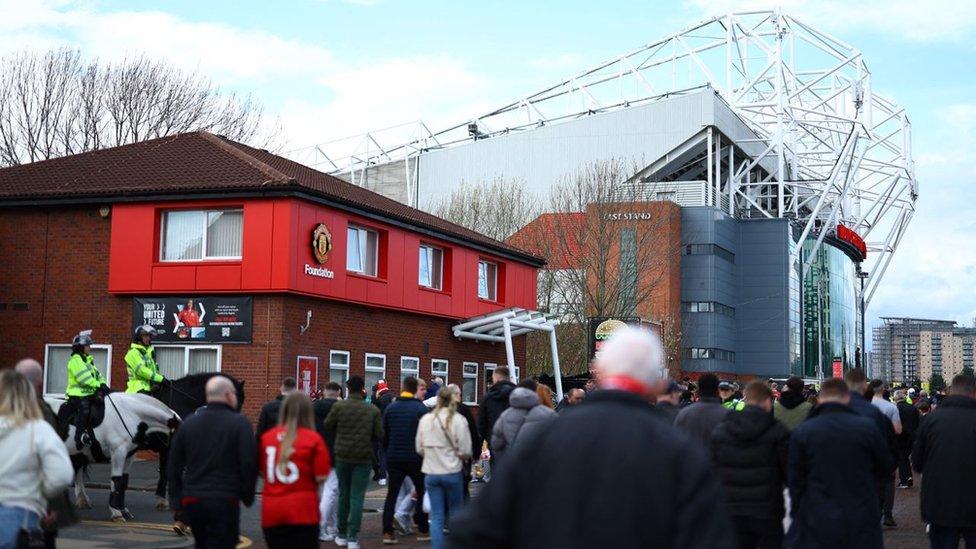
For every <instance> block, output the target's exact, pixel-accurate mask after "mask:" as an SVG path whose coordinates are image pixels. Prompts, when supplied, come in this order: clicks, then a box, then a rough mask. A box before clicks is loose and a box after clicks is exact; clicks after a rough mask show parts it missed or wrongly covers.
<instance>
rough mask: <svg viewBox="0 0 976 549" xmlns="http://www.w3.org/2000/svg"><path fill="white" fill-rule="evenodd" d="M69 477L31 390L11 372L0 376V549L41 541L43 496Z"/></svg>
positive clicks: (64, 458)
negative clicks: (0, 548)
mask: <svg viewBox="0 0 976 549" xmlns="http://www.w3.org/2000/svg"><path fill="white" fill-rule="evenodd" d="M73 477H74V469H73V468H72V467H71V460H70V459H68V451H67V449H66V448H65V446H64V443H63V442H61V438H60V437H58V435H57V433H55V432H54V429H53V428H52V427H51V426H50V425H48V424H47V422H46V421H44V417H43V415H42V414H41V408H40V406H38V404H37V396H36V395H35V394H34V387H32V386H31V384H30V382H29V381H28V380H27V378H26V377H24V376H23V375H21V374H19V373H17V372H15V371H13V370H6V371H4V372H2V373H0V547H22V546H31V545H29V544H30V543H31V542H34V540H41V541H43V534H42V533H41V527H40V520H41V517H43V516H45V515H46V513H47V500H46V498H48V497H53V496H56V495H58V494H60V493H61V491H62V490H64V489H65V488H67V487H68V486H69V485H70V484H71V481H72V479H73Z"/></svg>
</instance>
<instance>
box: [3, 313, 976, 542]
mask: <svg viewBox="0 0 976 549" xmlns="http://www.w3.org/2000/svg"><path fill="white" fill-rule="evenodd" d="M136 337H137V338H138V337H140V336H139V334H136ZM147 343H148V342H147ZM133 348H134V349H135V346H134V347H133ZM145 348H146V349H151V347H148V346H145ZM135 350H136V352H138V353H139V354H138V355H137V356H134V357H133V362H134V363H135V364H134V368H135V369H139V368H140V367H141V368H144V369H145V368H146V363H147V360H146V353H145V352H144V351H140V350H139V349H135ZM150 352H151V350H150ZM73 360H74V359H73ZM80 360H81V365H80V366H78V365H77V364H76V365H75V366H74V367H75V369H76V370H77V371H78V372H81V374H79V375H84V369H85V364H86V361H85V359H84V357H81V359H80ZM593 368H594V379H595V386H589V387H588V388H587V390H584V389H583V388H573V389H571V390H569V391H568V392H567V393H566V394H565V395H564V397H563V398H562V399H561V400H560V401H559V402H555V401H554V396H553V393H552V391H551V390H550V389H549V387H547V386H546V385H544V384H539V383H537V382H536V381H534V380H530V379H526V380H522V381H519V382H518V383H516V382H515V381H517V380H512V379H511V375H510V372H509V370H508V369H507V368H505V367H499V368H497V369H496V370H495V371H494V373H493V377H492V384H491V386H490V387H489V388H488V389H487V390H486V392H485V395H484V397H483V399H482V401H481V402H480V403H479V406H478V408H479V409H478V412H477V414H474V413H472V410H471V409H469V407H468V406H466V405H465V404H463V403H462V402H461V400H462V398H461V389H460V388H459V387H458V386H457V385H454V384H445V383H444V381H443V380H441V379H433V380H431V383H430V384H429V385H428V383H427V382H426V381H425V380H423V379H418V378H415V377H405V378H404V379H403V380H402V381H401V383H400V388H399V389H400V391H399V394H393V392H392V391H391V389H390V388H389V385H388V384H387V383H386V382H385V381H383V380H380V381H379V382H377V383H376V385H375V386H374V387H372V391H370V392H367V387H366V383H365V381H364V380H363V378H361V377H358V376H352V377H350V378H349V379H348V380H347V381H346V383H345V386H344V387H343V386H340V385H339V384H338V383H334V382H330V383H329V384H327V385H326V386H325V387H324V389H323V390H322V391H321V393H320V394H317V395H315V396H316V397H318V398H316V399H315V400H314V401H313V399H312V398H310V397H309V395H306V394H305V393H304V392H302V391H299V390H298V389H297V387H296V382H295V380H294V379H293V378H285V379H284V380H283V381H282V384H281V387H280V394H279V395H278V396H277V397H276V398H275V399H273V400H272V401H270V402H268V403H267V404H265V405H264V406H263V408H262V410H261V413H260V415H259V417H258V421H257V428H256V430H252V428H251V423H250V422H249V420H248V419H247V418H246V417H245V416H243V415H242V414H241V413H240V412H239V406H238V401H237V399H238V394H237V391H236V389H235V386H234V384H233V382H232V381H231V380H230V379H229V378H227V377H224V376H221V375H216V376H214V377H212V378H211V379H209V381H208V382H207V384H206V404H205V405H204V406H202V407H200V408H199V409H197V410H196V411H195V412H194V413H192V414H190V415H189V416H188V417H185V418H184V421H183V423H182V425H181V426H180V427H179V429H178V430H177V431H176V434H175V436H174V438H173V440H172V442H171V447H170V453H169V463H168V467H169V471H168V472H169V482H170V486H169V488H170V494H169V498H170V505H171V506H172V509H173V510H174V512H176V513H178V516H179V517H180V519H181V520H182V521H185V522H186V524H187V525H188V527H189V529H190V531H191V532H192V534H193V536H194V539H195V543H196V546H197V547H219V548H223V547H228V548H229V547H235V546H236V545H237V543H238V539H239V534H240V520H241V519H240V517H241V505H244V506H251V505H253V504H254V503H255V501H256V494H257V493H258V492H260V494H261V498H260V505H261V526H262V529H263V532H264V538H265V541H266V543H267V545H268V546H269V547H272V548H276V547H288V548H292V547H297V548H301V547H318V546H319V544H320V543H321V542H333V543H335V545H337V546H340V547H350V548H353V549H355V548H357V547H359V546H360V531H361V527H362V517H363V505H364V500H365V497H366V492H367V490H368V489H369V487H370V481H371V480H373V481H377V482H380V481H382V482H380V485H381V486H385V487H386V495H385V501H384V505H383V514H382V542H383V543H384V544H396V543H398V542H399V540H400V538H403V537H405V536H413V537H414V539H415V541H421V542H422V541H430V544H431V546H432V547H435V548H440V547H447V546H450V547H556V546H563V547H610V546H612V547H649V546H650V547H658V546H661V547H664V546H667V547H688V548H693V547H713V548H722V547H730V548H731V547H739V548H756V547H759V548H773V547H776V548H779V547H797V548H807V547H809V548H819V547H830V548H831V549H837V548H845V547H850V548H855V547H857V548H862V547H882V546H883V538H882V527H889V528H891V527H895V526H896V522H895V517H894V515H893V510H892V502H893V499H894V493H895V489H896V488H895V487H896V482H897V486H898V487H899V488H902V489H912V488H913V487H914V485H915V478H914V475H915V474H916V473H917V474H920V475H921V477H920V478H921V498H920V499H921V516H922V519H923V520H924V522H925V523H926V524H927V525H928V536H929V539H930V542H931V546H932V547H933V548H935V549H940V548H949V547H953V548H954V547H957V546H958V544H959V542H960V540H965V541H966V543H967V546H968V547H976V498H974V497H973V495H972V494H973V492H972V487H973V486H976V437H974V436H973V433H974V432H976V431H974V426H976V381H974V379H973V378H972V377H971V376H967V375H958V376H956V377H955V378H953V379H952V383H951V386H950V387H949V388H948V391H947V394H945V395H941V394H939V395H931V396H929V395H927V394H924V393H923V392H921V391H916V390H914V389H908V388H896V389H894V390H889V389H888V388H887V387H886V386H885V384H884V383H882V382H881V381H878V380H868V379H867V378H866V377H865V375H864V373H863V372H862V371H861V370H859V369H854V370H850V371H848V372H846V373H845V375H844V378H843V379H827V380H824V381H823V382H822V383H821V384H820V385H819V386H817V387H814V386H811V385H804V383H803V381H802V380H801V379H799V378H790V379H789V380H786V381H785V384H784V385H783V387H782V390H780V386H779V384H778V383H777V382H774V381H773V380H768V381H761V380H755V381H751V382H748V383H746V384H744V386H740V385H739V384H738V383H737V382H734V381H721V380H719V378H718V377H716V376H715V375H713V374H704V375H701V376H700V377H698V378H697V379H696V380H690V379H683V380H671V379H668V376H667V368H666V365H665V359H664V352H663V349H662V346H661V343H660V341H659V340H658V338H657V337H656V336H655V335H653V334H652V333H650V332H647V331H643V330H639V329H633V328H627V329H621V330H619V331H618V332H616V333H615V334H614V335H613V337H611V339H610V340H608V341H607V342H606V343H605V345H604V346H603V347H602V349H601V351H600V353H599V354H598V356H597V358H596V360H595V362H594V365H593ZM152 373H153V372H152V371H149V372H148V374H149V375H148V376H146V378H148V380H150V381H151V380H152V379H153V378H152ZM42 379H43V372H42V370H41V367H40V365H39V364H37V363H36V361H31V360H25V361H22V362H21V363H19V364H18V365H17V366H16V368H14V369H13V370H6V371H3V372H2V373H0V547H22V546H35V545H30V543H34V542H35V541H36V542H38V543H43V542H46V543H48V546H53V535H52V532H53V531H54V529H55V528H56V524H52V525H50V526H49V527H47V528H44V527H45V526H46V524H45V523H47V522H55V523H56V522H57V520H56V519H57V516H56V515H57V513H56V512H55V513H52V510H53V509H55V507H54V506H55V505H56V502H57V501H58V500H59V499H61V500H64V499H66V497H67V495H66V491H65V489H66V488H67V487H68V485H69V484H70V482H71V481H72V479H73V476H74V472H73V468H72V465H71V462H70V460H69V459H68V455H67V453H66V450H65V445H64V444H63V443H62V442H61V437H59V435H58V433H56V432H55V428H56V420H55V419H54V418H53V417H52V416H53V413H52V412H51V410H50V408H48V407H47V405H46V404H45V402H44V400H43V398H41V396H40V395H41V394H42V392H41V385H42ZM138 388H139V387H137V389H138ZM433 389H436V393H432V390H433ZM473 471H474V472H475V474H472V472H473ZM479 480H482V481H487V484H485V485H484V488H483V489H482V491H481V493H480V494H479V495H478V496H477V497H475V498H474V499H471V500H469V497H470V496H469V485H470V484H471V483H472V482H476V481H479ZM62 503H63V501H62ZM66 514H67V513H66ZM45 538H46V539H45ZM25 544H26V545H25Z"/></svg>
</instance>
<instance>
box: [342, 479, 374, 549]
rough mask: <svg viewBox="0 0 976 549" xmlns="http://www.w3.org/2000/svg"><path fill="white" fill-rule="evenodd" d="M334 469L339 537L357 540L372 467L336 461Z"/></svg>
mask: <svg viewBox="0 0 976 549" xmlns="http://www.w3.org/2000/svg"><path fill="white" fill-rule="evenodd" d="M335 469H336V477H338V479H339V512H338V514H339V517H338V518H339V537H340V538H346V539H350V540H358V539H359V527H360V525H361V524H362V522H363V500H364V499H365V497H366V488H367V487H368V486H369V475H370V473H371V472H372V465H371V464H369V463H350V462H348V461H340V460H336V465H335Z"/></svg>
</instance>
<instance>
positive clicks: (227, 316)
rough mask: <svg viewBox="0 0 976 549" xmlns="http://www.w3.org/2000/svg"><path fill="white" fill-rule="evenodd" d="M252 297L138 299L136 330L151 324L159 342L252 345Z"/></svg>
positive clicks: (134, 303)
mask: <svg viewBox="0 0 976 549" xmlns="http://www.w3.org/2000/svg"><path fill="white" fill-rule="evenodd" d="M251 310H252V303H251V298H250V297H225V296H194V297H135V298H133V299H132V329H133V330H135V327H136V326H141V325H143V324H148V325H150V326H152V327H153V328H155V329H156V335H155V336H153V341H154V342H155V343H250V342H251Z"/></svg>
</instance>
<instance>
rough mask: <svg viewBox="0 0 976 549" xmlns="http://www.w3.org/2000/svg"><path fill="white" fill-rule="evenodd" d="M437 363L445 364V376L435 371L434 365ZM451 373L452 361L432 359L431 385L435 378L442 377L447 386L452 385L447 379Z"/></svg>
mask: <svg viewBox="0 0 976 549" xmlns="http://www.w3.org/2000/svg"><path fill="white" fill-rule="evenodd" d="M435 362H438V363H441V362H443V363H444V373H443V374H442V373H440V372H436V371H434V363H435ZM450 372H451V361H450V360H447V359H446V358H432V359H430V382H431V383H433V382H434V378H435V377H442V378H444V384H445V385H447V384H449V383H451V381H450V380H449V379H448V377H447V376H448V374H449V373H450ZM431 396H433V395H431Z"/></svg>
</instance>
